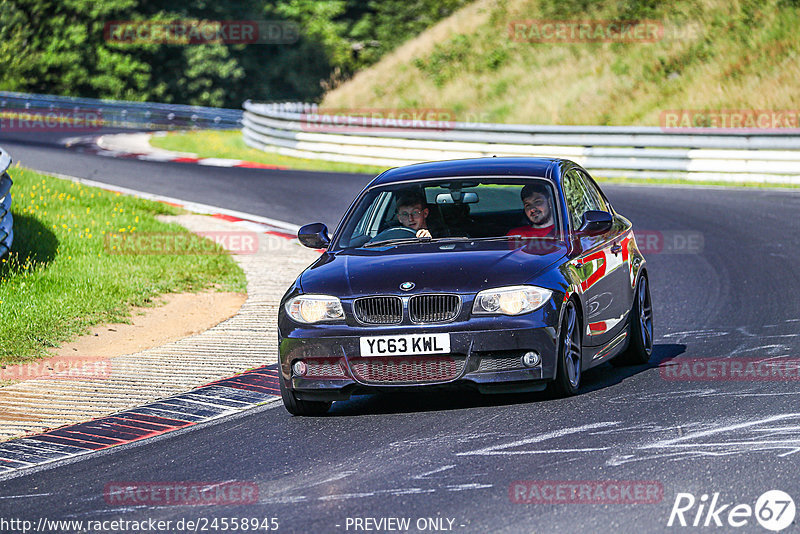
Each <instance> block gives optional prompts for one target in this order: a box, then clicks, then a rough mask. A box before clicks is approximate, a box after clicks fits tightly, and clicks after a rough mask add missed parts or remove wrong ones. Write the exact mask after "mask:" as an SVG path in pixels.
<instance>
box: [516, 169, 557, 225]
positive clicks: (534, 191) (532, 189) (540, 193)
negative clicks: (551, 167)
mask: <svg viewBox="0 0 800 534" xmlns="http://www.w3.org/2000/svg"><path fill="white" fill-rule="evenodd" d="M520 197H522V208H523V210H524V211H525V216H526V217H527V218H528V220H529V221H530V222H531V224H530V226H519V227H517V228H512V229H511V230H509V231H508V233H507V234H506V235H518V236H521V237H546V236H550V235H553V234H554V232H555V223H554V222H553V212H552V210H551V208H550V190H549V188H548V187H547V185H545V184H543V183H539V182H537V183H531V184H528V185H526V186H525V187H523V188H522V191H521V192H520Z"/></svg>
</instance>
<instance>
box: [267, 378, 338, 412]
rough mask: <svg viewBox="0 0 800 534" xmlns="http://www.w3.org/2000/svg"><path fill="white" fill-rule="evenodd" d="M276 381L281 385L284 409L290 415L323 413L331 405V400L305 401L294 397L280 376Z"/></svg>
mask: <svg viewBox="0 0 800 534" xmlns="http://www.w3.org/2000/svg"><path fill="white" fill-rule="evenodd" d="M279 373H280V372H279ZM278 382H280V385H281V398H282V399H283V405H284V406H285V407H286V411H288V412H289V413H290V414H292V415H323V414H324V413H326V412H327V411H328V410H329V409H330V407H331V404H332V403H331V402H324V401H307V400H300V399H298V398H296V397H295V396H294V392H292V390H290V389H289V388H288V387H286V384H284V381H283V377H282V376H279V377H278Z"/></svg>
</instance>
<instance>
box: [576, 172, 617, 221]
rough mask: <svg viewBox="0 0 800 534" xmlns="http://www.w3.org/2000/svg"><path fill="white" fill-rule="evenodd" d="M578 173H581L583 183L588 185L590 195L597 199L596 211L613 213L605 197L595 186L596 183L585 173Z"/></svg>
mask: <svg viewBox="0 0 800 534" xmlns="http://www.w3.org/2000/svg"><path fill="white" fill-rule="evenodd" d="M578 172H579V173H580V175H581V178H582V179H583V182H584V183H585V184H586V187H587V188H588V189H589V193H591V195H592V196H593V197H594V199H595V204H596V205H597V206H598V207H597V208H596V209H598V210H600V211H607V212H609V213H611V208H610V207H609V206H608V202H606V199H605V197H603V194H602V193H601V192H600V190H598V189H597V186H596V185H595V184H594V182H592V180H591V179H590V178H589V176H588V175H587V174H586V173H585V172H582V171H578Z"/></svg>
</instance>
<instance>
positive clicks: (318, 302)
mask: <svg viewBox="0 0 800 534" xmlns="http://www.w3.org/2000/svg"><path fill="white" fill-rule="evenodd" d="M286 313H288V314H289V317H291V318H292V319H294V320H295V321H297V322H298V323H319V322H321V321H337V320H339V319H344V311H343V310H342V303H341V302H340V301H339V299H337V298H336V297H331V296H329V295H299V296H297V297H294V298H293V299H291V300H290V301H288V302H287V303H286Z"/></svg>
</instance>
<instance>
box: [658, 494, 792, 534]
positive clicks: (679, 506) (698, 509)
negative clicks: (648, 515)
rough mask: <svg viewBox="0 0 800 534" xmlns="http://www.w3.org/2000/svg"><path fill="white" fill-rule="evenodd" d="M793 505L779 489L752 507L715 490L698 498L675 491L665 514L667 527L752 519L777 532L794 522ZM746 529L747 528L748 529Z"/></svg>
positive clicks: (736, 524) (739, 524) (735, 523)
mask: <svg viewBox="0 0 800 534" xmlns="http://www.w3.org/2000/svg"><path fill="white" fill-rule="evenodd" d="M794 516H795V504H794V500H793V499H792V498H791V497H790V496H789V494H788V493H786V492H783V491H780V490H770V491H767V492H764V493H763V494H762V495H761V496H760V497H759V498H758V499H756V503H755V506H750V505H749V504H744V503H742V504H734V503H732V502H728V503H726V502H724V499H720V496H719V493H714V494H713V495H712V496H711V499H710V500H709V496H708V495H706V494H703V495H701V496H700V498H699V499H697V498H695V496H694V495H692V494H691V493H678V494H677V495H676V496H675V503H674V504H673V505H672V511H671V512H670V514H669V521H667V526H668V527H672V526H676V527H689V526H691V527H725V529H726V531H727V530H728V529H730V527H734V528H739V527H744V526H748V525H751V524H752V519H753V518H754V517H755V520H756V521H757V522H758V523H759V524H760V525H761V526H762V527H764V528H765V529H767V530H771V531H773V532H780V531H781V530H783V529H785V528H786V527H788V526H789V525H791V524H792V522H793V521H794ZM748 530H750V529H748Z"/></svg>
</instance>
